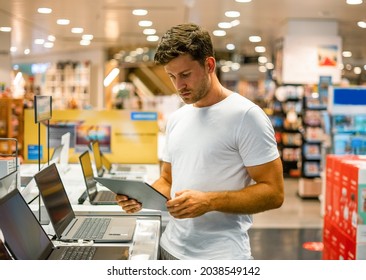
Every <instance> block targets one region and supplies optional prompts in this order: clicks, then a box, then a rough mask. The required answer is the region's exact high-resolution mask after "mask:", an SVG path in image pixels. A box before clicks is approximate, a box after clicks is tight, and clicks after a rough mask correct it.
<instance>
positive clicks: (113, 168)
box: [90, 141, 147, 179]
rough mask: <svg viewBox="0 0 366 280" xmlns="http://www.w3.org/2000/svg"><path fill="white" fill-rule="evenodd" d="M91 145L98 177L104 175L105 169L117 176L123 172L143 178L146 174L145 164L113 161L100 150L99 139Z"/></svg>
mask: <svg viewBox="0 0 366 280" xmlns="http://www.w3.org/2000/svg"><path fill="white" fill-rule="evenodd" d="M90 147H91V150H92V152H93V155H94V161H95V168H96V170H97V175H98V177H103V174H104V170H107V172H108V173H109V174H112V175H113V174H115V175H117V176H119V175H121V174H130V175H131V174H134V175H135V177H136V179H143V178H144V176H145V175H146V172H147V171H146V167H145V166H143V165H136V166H131V165H128V164H117V163H111V162H110V161H109V160H108V158H107V157H106V156H105V155H103V153H102V151H101V150H100V146H99V142H98V141H93V142H91V143H90Z"/></svg>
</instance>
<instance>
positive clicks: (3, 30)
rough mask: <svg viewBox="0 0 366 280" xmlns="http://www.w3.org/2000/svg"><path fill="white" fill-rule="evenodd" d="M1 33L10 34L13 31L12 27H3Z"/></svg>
mask: <svg viewBox="0 0 366 280" xmlns="http://www.w3.org/2000/svg"><path fill="white" fill-rule="evenodd" d="M0 31H1V32H10V31H11V27H9V26H1V27H0Z"/></svg>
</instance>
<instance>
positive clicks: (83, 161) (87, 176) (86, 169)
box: [79, 150, 117, 205]
mask: <svg viewBox="0 0 366 280" xmlns="http://www.w3.org/2000/svg"><path fill="white" fill-rule="evenodd" d="M79 161H80V165H81V169H82V171H83V176H84V181H85V186H86V192H87V195H88V197H89V202H90V204H93V205H108V204H117V201H116V194H115V193H114V192H112V191H110V190H108V189H107V190H98V187H97V182H96V181H95V180H94V172H93V167H92V163H91V160H90V154H89V151H88V150H86V151H85V152H83V153H82V154H81V155H80V156H79Z"/></svg>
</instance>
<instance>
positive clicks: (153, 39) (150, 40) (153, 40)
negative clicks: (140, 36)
mask: <svg viewBox="0 0 366 280" xmlns="http://www.w3.org/2000/svg"><path fill="white" fill-rule="evenodd" d="M146 40H148V41H149V42H156V41H158V40H159V36H156V35H150V36H147V37H146Z"/></svg>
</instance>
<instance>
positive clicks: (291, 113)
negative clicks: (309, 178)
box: [270, 86, 302, 177]
mask: <svg viewBox="0 0 366 280" xmlns="http://www.w3.org/2000/svg"><path fill="white" fill-rule="evenodd" d="M301 94H302V90H301V88H299V87H298V86H281V87H279V88H278V89H277V91H276V97H275V100H274V102H273V110H272V111H273V114H272V116H270V119H271V120H272V124H273V127H274V129H275V136H276V141H277V143H278V149H279V152H280V154H281V159H282V164H283V172H284V176H286V177H299V176H300V165H299V162H300V160H301V146H302V137H301V133H300V130H299V129H300V127H301V123H302V116H301V114H302V98H301Z"/></svg>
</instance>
